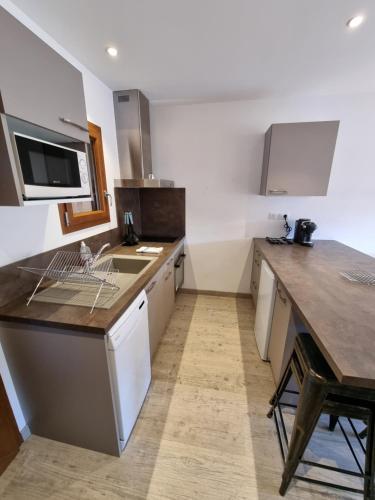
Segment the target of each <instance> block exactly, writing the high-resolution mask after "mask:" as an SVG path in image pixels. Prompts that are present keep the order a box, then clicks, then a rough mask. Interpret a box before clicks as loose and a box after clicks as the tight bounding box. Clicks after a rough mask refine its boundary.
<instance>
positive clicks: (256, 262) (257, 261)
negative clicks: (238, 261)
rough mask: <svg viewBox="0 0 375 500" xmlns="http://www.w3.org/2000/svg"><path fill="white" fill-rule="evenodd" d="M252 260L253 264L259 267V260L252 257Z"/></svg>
mask: <svg viewBox="0 0 375 500" xmlns="http://www.w3.org/2000/svg"><path fill="white" fill-rule="evenodd" d="M254 262H255V264H256V265H257V266H258V267H259V265H260V262H259V260H256V259H254Z"/></svg>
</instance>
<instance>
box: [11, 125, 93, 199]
mask: <svg viewBox="0 0 375 500" xmlns="http://www.w3.org/2000/svg"><path fill="white" fill-rule="evenodd" d="M15 140H16V145H17V150H18V156H19V160H20V167H21V171H22V176H23V181H24V186H25V197H26V198H27V199H35V198H59V197H60V198H61V197H78V196H85V195H86V196H87V194H89V193H87V189H85V188H83V187H82V185H81V175H80V165H79V161H82V159H81V160H79V155H81V156H82V155H83V157H85V154H84V153H80V152H77V151H74V150H72V149H68V148H64V147H61V146H55V145H53V144H49V143H46V142H43V141H39V140H35V139H31V138H29V137H24V136H21V135H15Z"/></svg>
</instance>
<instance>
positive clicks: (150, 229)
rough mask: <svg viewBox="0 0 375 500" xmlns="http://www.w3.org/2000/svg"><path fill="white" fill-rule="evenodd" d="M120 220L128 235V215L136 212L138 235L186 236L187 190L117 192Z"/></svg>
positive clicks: (122, 229) (143, 189) (167, 189)
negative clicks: (125, 216)
mask: <svg viewBox="0 0 375 500" xmlns="http://www.w3.org/2000/svg"><path fill="white" fill-rule="evenodd" d="M115 198H116V206H117V219H118V221H119V225H120V228H121V229H120V231H121V234H122V235H125V227H124V212H129V211H130V212H132V213H133V219H134V229H135V232H136V233H137V234H138V235H144V236H155V237H176V238H177V237H180V236H184V235H185V188H116V189H115Z"/></svg>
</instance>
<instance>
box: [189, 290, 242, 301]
mask: <svg viewBox="0 0 375 500" xmlns="http://www.w3.org/2000/svg"><path fill="white" fill-rule="evenodd" d="M181 293H189V294H191V295H214V296H216V297H232V298H235V299H249V298H250V297H251V293H239V292H218V291H216V290H195V289H193V288H181Z"/></svg>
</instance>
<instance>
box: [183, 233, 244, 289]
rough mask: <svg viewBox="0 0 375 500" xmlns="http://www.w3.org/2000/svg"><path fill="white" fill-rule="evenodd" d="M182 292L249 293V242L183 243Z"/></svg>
mask: <svg viewBox="0 0 375 500" xmlns="http://www.w3.org/2000/svg"><path fill="white" fill-rule="evenodd" d="M185 251H186V261H185V281H184V288H188V289H193V290H209V291H218V292H231V293H250V271H251V240H250V239H243V240H230V241H215V242H207V243H198V244H194V243H189V242H187V243H186V246H185Z"/></svg>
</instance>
